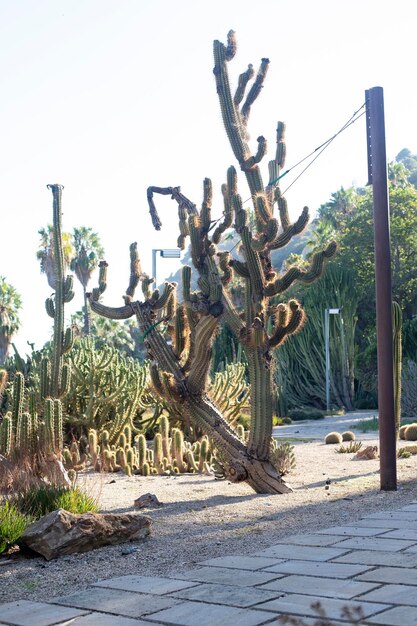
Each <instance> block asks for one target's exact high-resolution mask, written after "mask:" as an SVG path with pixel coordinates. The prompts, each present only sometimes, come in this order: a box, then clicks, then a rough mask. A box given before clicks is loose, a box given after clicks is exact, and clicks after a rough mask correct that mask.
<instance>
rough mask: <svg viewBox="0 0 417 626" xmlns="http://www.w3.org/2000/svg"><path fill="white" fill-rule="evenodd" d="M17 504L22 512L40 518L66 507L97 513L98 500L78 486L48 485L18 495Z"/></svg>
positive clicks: (75, 511) (71, 510)
mask: <svg viewBox="0 0 417 626" xmlns="http://www.w3.org/2000/svg"><path fill="white" fill-rule="evenodd" d="M16 506H17V508H18V509H19V511H21V512H22V513H25V514H27V515H32V516H33V517H35V518H37V519H39V518H40V517H42V516H43V515H46V514H47V513H50V512H51V511H56V510H57V509H65V510H66V511H69V512H70V513H88V512H91V513H96V512H97V511H98V504H97V501H96V500H95V499H94V498H92V497H91V496H89V495H88V494H86V493H85V492H84V491H81V489H79V488H78V487H74V488H68V487H57V486H55V485H48V486H42V487H32V488H31V489H28V490H27V491H25V492H23V493H21V494H19V495H18V496H17V497H16Z"/></svg>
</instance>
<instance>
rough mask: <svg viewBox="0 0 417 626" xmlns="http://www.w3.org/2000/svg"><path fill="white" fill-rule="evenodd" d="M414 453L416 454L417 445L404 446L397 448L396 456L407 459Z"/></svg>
mask: <svg viewBox="0 0 417 626" xmlns="http://www.w3.org/2000/svg"><path fill="white" fill-rule="evenodd" d="M414 454H417V446H406V447H404V448H399V449H398V452H397V457H398V458H399V459H409V458H410V456H412V455H414Z"/></svg>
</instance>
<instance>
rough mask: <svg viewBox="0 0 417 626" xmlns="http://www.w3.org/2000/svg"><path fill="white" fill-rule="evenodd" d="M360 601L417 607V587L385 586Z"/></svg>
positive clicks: (367, 594) (362, 597) (364, 596)
mask: <svg viewBox="0 0 417 626" xmlns="http://www.w3.org/2000/svg"><path fill="white" fill-rule="evenodd" d="M360 600H361V601H362V600H365V601H366V602H386V603H387V604H405V605H408V606H417V587H412V586H411V585H384V586H383V587H380V588H379V589H374V590H373V591H370V592H369V593H366V594H365V595H363V596H361V597H360ZM404 626H405V625H404Z"/></svg>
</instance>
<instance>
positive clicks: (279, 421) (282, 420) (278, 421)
mask: <svg viewBox="0 0 417 626" xmlns="http://www.w3.org/2000/svg"><path fill="white" fill-rule="evenodd" d="M272 423H273V425H274V426H282V425H283V424H292V419H291V418H290V417H278V415H274V418H273V420H272Z"/></svg>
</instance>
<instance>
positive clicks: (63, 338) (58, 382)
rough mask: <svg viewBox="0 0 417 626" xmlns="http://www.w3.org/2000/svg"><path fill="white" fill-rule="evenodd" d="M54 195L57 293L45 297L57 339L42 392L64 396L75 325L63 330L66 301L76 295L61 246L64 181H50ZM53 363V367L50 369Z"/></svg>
mask: <svg viewBox="0 0 417 626" xmlns="http://www.w3.org/2000/svg"><path fill="white" fill-rule="evenodd" d="M48 189H51V191H52V196H53V243H54V262H55V277H56V279H55V293H54V295H53V296H52V297H50V298H47V300H46V301H45V307H46V312H47V313H48V315H49V316H50V317H52V318H53V320H54V339H53V345H52V355H51V363H50V366H49V365H48V364H47V363H45V364H44V366H43V368H44V369H43V396H44V397H47V396H50V397H52V398H61V397H63V396H64V395H65V393H67V391H68V388H69V380H70V369H69V365H68V364H65V365H64V354H65V353H66V352H68V351H69V350H70V349H71V347H72V344H73V333H72V328H71V327H68V328H67V329H66V330H65V331H64V305H65V304H66V303H67V302H71V300H72V299H73V297H74V292H73V290H72V287H73V277H72V276H71V275H67V276H66V275H65V264H64V253H63V249H62V228H61V222H62V189H63V187H62V185H48ZM49 367H50V369H49Z"/></svg>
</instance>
